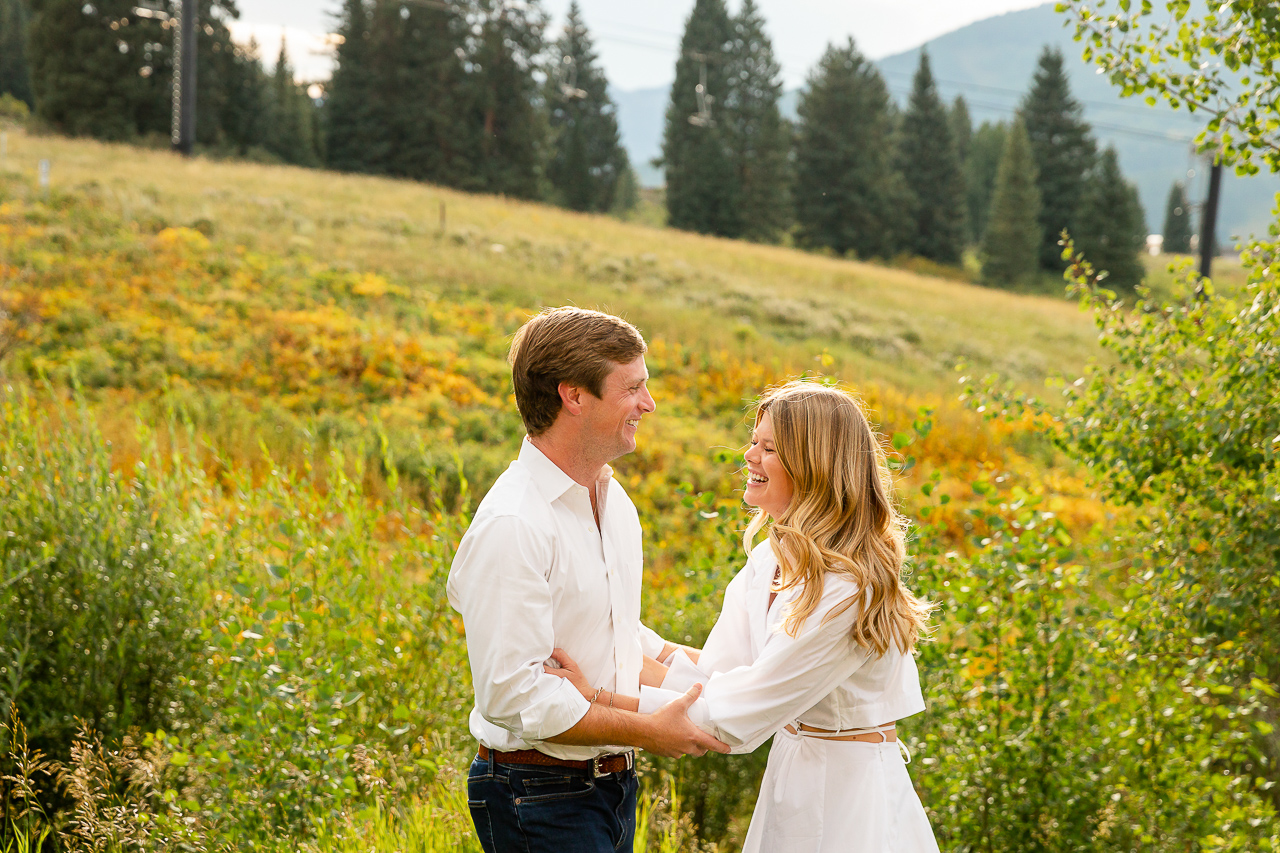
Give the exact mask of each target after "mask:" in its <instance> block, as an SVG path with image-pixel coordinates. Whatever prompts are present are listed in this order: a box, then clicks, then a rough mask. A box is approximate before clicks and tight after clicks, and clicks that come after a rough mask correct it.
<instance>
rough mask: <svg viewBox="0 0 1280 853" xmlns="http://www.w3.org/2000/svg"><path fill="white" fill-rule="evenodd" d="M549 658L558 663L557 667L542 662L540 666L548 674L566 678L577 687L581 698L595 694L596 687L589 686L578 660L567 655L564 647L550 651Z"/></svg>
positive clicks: (587, 697)
mask: <svg viewBox="0 0 1280 853" xmlns="http://www.w3.org/2000/svg"><path fill="white" fill-rule="evenodd" d="M551 659H552V660H553V661H555V662H556V663H558V664H560V667H559V668H558V669H557V668H556V667H553V666H548V665H546V664H543V666H542V668H543V669H544V670H546V672H547V674H549V675H557V676H559V677H560V678H566V679H568V680H569V683H570V684H572V685H573V686H574V687H576V688H577V689H578V692H579V693H581V694H582V698H583V699H591V697H592V696H594V695H595V693H596V689H595V688H594V687H592V686H591V682H589V681H587V677H586V676H585V675H583V674H582V668H581V667H580V666H578V662H577V661H575V660H574V659H573V658H571V657H569V655H568V653H567V652H566V651H565V650H564V649H555V650H553V651H552V652H551Z"/></svg>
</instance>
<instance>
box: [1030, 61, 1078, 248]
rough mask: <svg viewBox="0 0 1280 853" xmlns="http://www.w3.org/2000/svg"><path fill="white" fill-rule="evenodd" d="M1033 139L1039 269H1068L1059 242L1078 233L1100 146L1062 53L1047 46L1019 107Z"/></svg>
mask: <svg viewBox="0 0 1280 853" xmlns="http://www.w3.org/2000/svg"><path fill="white" fill-rule="evenodd" d="M1019 114H1020V115H1021V116H1022V120H1023V121H1024V122H1025V123H1026V126H1027V137H1028V138H1029V139H1030V140H1031V153H1032V156H1033V157H1034V158H1035V161H1036V171H1037V172H1038V173H1039V175H1040V179H1039V183H1040V198H1041V199H1042V202H1041V207H1040V227H1041V238H1040V239H1041V242H1040V266H1041V267H1042V268H1044V269H1047V270H1055V271H1061V270H1063V269H1065V263H1066V262H1065V261H1063V260H1062V249H1061V247H1060V246H1058V240H1059V239H1060V234H1061V233H1062V229H1064V228H1065V229H1067V230H1068V231H1071V232H1073V233H1074V231H1075V226H1076V223H1077V214H1078V213H1079V209H1080V203H1081V196H1082V193H1083V190H1084V179H1085V176H1086V175H1087V174H1088V172H1089V170H1090V168H1091V167H1092V166H1093V161H1094V158H1095V146H1094V142H1093V137H1092V136H1091V134H1090V128H1089V125H1088V124H1087V123H1086V122H1085V120H1084V108H1083V107H1082V106H1081V105H1080V102H1079V101H1077V100H1076V99H1075V98H1073V97H1072V96H1071V88H1070V85H1069V84H1068V82H1067V74H1066V71H1065V70H1064V69H1063V65H1062V53H1061V52H1060V51H1059V50H1058V49H1057V48H1056V47H1045V49H1044V51H1043V52H1042V53H1041V54H1040V60H1039V62H1038V64H1037V65H1036V70H1035V74H1034V75H1033V77H1032V81H1031V89H1030V91H1028V92H1027V95H1026V97H1025V98H1024V99H1023V101H1022V105H1021V106H1020V108H1019Z"/></svg>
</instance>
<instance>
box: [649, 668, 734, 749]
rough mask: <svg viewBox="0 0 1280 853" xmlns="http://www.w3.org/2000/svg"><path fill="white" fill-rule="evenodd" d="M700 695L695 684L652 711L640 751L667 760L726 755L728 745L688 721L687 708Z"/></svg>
mask: <svg viewBox="0 0 1280 853" xmlns="http://www.w3.org/2000/svg"><path fill="white" fill-rule="evenodd" d="M701 693H702V685H701V684H695V685H693V686H692V687H690V688H689V692H687V693H685V694H684V695H683V696H681V697H680V698H679V699H673V700H672V701H670V702H668V703H667V704H666V705H663V706H662V707H661V708H659V709H658V710H657V711H654V712H653V714H651V715H650V716H649V718H648V724H649V726H648V727H649V732H648V737H647V738H646V742H645V743H641V744H639V746H640V748H641V749H643V750H645V751H646V752H652V753H653V754H654V755H665V756H666V757H668V758H679V757H680V756H682V755H705V754H706V753H707V752H708V751H711V752H726V753H727V752H728V751H729V745H728V744H727V743H722V742H720V741H718V740H716V739H715V738H713V737H712V736H711V735H709V734H707V733H706V732H704V731H703V730H702V729H700V728H698V727H697V726H695V725H694V724H693V721H692V720H690V719H689V706H691V705H692V704H693V703H694V701H696V700H697V698H698V696H699V695H701Z"/></svg>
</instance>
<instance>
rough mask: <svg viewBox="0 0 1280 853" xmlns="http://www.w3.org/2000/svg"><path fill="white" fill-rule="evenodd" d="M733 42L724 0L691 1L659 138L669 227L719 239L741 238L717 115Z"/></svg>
mask: <svg viewBox="0 0 1280 853" xmlns="http://www.w3.org/2000/svg"><path fill="white" fill-rule="evenodd" d="M732 41H733V27H732V23H731V22H730V20H729V12H728V10H726V9H725V5H724V0H695V2H694V6H693V11H692V12H690V13H689V20H688V21H687V22H686V23H685V28H684V36H683V37H682V38H681V39H680V57H679V59H677V60H676V79H675V82H674V83H673V84H672V85H671V102H670V103H669V104H668V105H667V114H666V126H665V129H664V132H663V139H662V165H663V167H664V169H665V172H666V183H667V214H668V215H667V221H668V224H670V225H672V226H673V227H675V228H683V229H686V230H689V231H698V232H702V233H704V234H719V235H721V236H725V237H736V236H738V235H739V234H740V233H741V232H742V217H741V215H740V210H739V203H740V193H739V186H738V180H737V176H736V175H735V172H734V163H733V157H732V153H731V150H730V148H729V144H728V140H727V138H726V129H725V126H724V121H723V115H722V113H723V110H722V109H721V105H722V104H723V102H724V99H725V96H726V94H727V93H728V91H729V79H728V73H729V62H728V61H727V60H728V58H729V53H728V51H729V49H730V47H731V43H732ZM704 82H705V86H704V85H703V84H704ZM700 87H701V88H700Z"/></svg>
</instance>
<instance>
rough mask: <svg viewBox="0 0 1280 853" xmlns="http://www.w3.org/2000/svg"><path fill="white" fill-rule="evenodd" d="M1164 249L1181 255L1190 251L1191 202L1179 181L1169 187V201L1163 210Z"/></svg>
mask: <svg viewBox="0 0 1280 853" xmlns="http://www.w3.org/2000/svg"><path fill="white" fill-rule="evenodd" d="M1164 250H1165V251H1166V252H1171V253H1177V254H1181V255H1186V254H1190V252H1191V203H1190V202H1188V201H1187V190H1186V188H1185V187H1184V186H1183V185H1182V182H1181V181H1174V182H1173V186H1171V187H1169V202H1168V204H1167V205H1165V210H1164Z"/></svg>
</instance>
